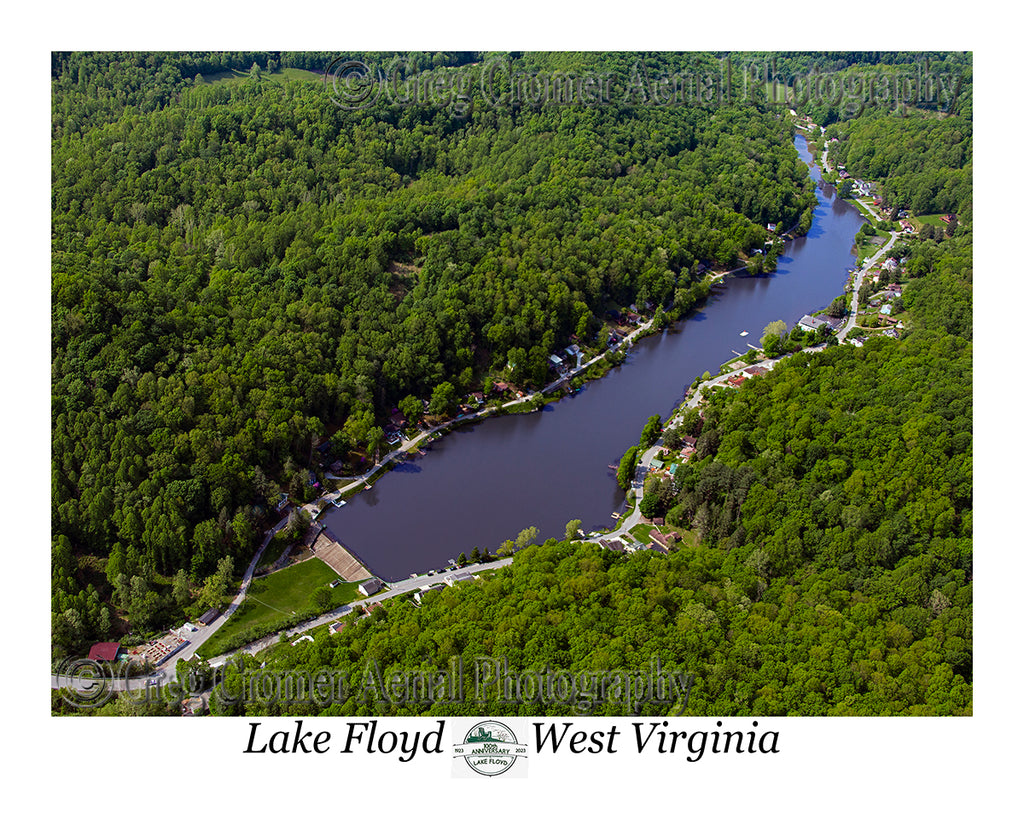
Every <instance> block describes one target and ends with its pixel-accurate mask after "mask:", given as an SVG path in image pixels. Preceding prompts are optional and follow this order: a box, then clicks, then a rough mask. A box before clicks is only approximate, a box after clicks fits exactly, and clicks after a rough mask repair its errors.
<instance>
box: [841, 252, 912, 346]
mask: <svg viewBox="0 0 1024 819" xmlns="http://www.w3.org/2000/svg"><path fill="white" fill-rule="evenodd" d="M898 238H899V233H893V234H892V235H891V236H890V237H889V241H888V242H886V243H885V244H884V245H883V246H882V248H881V249H880V250H879V251H878V252H877V253H876V254H875V255H874V256H872V257H871V258H870V259H865V260H864V264H862V265H861V266H860V268H859V269H858V270H857V275H856V276H855V277H854V279H853V298H852V299H851V300H850V315H849V317H847V319H846V324H844V325H843V327H842V329H841V330H840V331H839V332H838V333H836V338H837V339H838V340H839V343H840V344H841V343H842V342H843V341H845V340H846V336H847V334H848V333H849V332H850V330H852V329H853V328H854V326H855V325H856V324H857V311H858V310H859V309H860V288H861V285H862V284H863V283H864V275H865V274H866V273H867V271H868V270H869V269H870V268H871V266H872V265H873V264H874V263H875V262H877V261H878V260H879V259H880V258H881V257H882V255H883V254H885V253H888V252H889V249H890V248H891V247H892V246H893V245H894V244H896V240H897V239H898Z"/></svg>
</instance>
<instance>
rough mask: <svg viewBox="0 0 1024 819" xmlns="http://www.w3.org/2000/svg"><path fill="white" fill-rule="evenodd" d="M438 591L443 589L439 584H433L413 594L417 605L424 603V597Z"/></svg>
mask: <svg viewBox="0 0 1024 819" xmlns="http://www.w3.org/2000/svg"><path fill="white" fill-rule="evenodd" d="M437 591H441V589H440V588H439V587H438V586H431V587H428V588H425V589H420V590H419V591H418V592H415V593H414V594H413V596H412V599H413V600H414V601H415V602H416V603H417V605H422V603H423V598H424V597H426V596H427V595H428V594H430V593H431V592H437Z"/></svg>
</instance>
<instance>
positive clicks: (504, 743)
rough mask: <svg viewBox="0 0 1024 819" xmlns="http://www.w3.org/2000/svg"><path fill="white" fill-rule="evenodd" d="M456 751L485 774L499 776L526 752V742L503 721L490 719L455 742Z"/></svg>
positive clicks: (479, 772) (477, 725)
mask: <svg viewBox="0 0 1024 819" xmlns="http://www.w3.org/2000/svg"><path fill="white" fill-rule="evenodd" d="M455 755H456V756H461V757H462V758H463V759H465V760H466V764H467V765H469V767H470V768H471V769H472V770H473V771H475V772H476V773H478V774H480V775H481V776H499V775H500V774H503V773H505V772H506V771H508V770H509V769H511V767H512V766H513V765H514V764H515V762H516V760H517V759H519V757H525V756H526V746H525V745H522V744H520V743H519V740H517V739H516V735H515V734H514V733H512V729H511V728H509V727H508V726H507V725H505V724H504V723H503V722H497V721H495V720H492V719H489V720H486V721H484V722H478V723H477V724H476V725H474V726H473V727H472V728H470V729H469V732H468V733H467V734H466V738H465V739H464V740H463V742H462V744H461V745H456V746H455Z"/></svg>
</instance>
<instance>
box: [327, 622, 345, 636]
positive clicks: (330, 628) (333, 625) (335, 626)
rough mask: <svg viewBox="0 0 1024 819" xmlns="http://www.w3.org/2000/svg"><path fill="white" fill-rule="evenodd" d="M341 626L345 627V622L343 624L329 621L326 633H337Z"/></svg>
mask: <svg viewBox="0 0 1024 819" xmlns="http://www.w3.org/2000/svg"><path fill="white" fill-rule="evenodd" d="M343 628H345V624H344V623H342V622H336V623H331V624H330V625H329V626H328V627H327V631H328V633H330V634H337V633H338V632H339V631H341V630H342V629H343Z"/></svg>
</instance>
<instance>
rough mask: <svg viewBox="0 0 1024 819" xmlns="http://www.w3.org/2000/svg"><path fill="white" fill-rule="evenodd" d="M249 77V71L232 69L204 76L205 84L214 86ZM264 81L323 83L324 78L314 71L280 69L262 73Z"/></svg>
mask: <svg viewBox="0 0 1024 819" xmlns="http://www.w3.org/2000/svg"><path fill="white" fill-rule="evenodd" d="M248 76H249V72H248V71H241V70H239V69H231V70H230V71H218V72H216V73H215V74H203V82H205V83H208V84H210V85H213V84H215V83H219V82H240V81H241V80H244V79H245V78H246V77H248ZM260 76H262V77H263V79H265V80H269V81H271V82H278V83H279V82H282V81H284V80H316V81H318V82H323V77H322V75H320V74H316V73H314V72H313V71H306V70H305V69H303V68H279V69H278V70H277V71H275V72H274V73H272V74H270V73H267V72H266V71H263V72H261V75H260Z"/></svg>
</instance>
